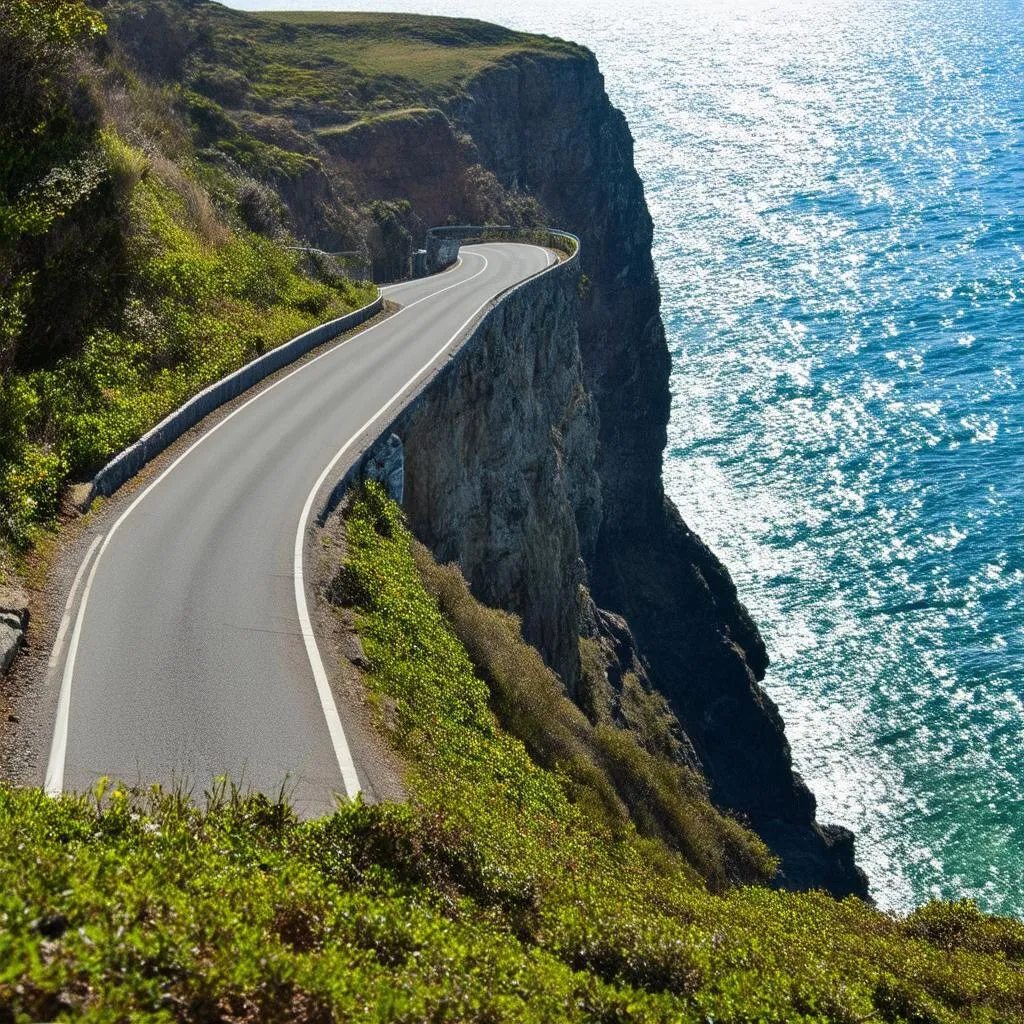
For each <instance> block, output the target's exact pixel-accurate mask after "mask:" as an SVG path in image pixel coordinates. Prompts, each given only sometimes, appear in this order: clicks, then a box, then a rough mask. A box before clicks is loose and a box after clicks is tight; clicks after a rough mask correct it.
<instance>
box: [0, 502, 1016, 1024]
mask: <svg viewBox="0 0 1024 1024" xmlns="http://www.w3.org/2000/svg"><path fill="white" fill-rule="evenodd" d="M347 531H348V546H349V559H348V561H347V563H346V565H345V567H344V568H343V569H342V571H341V572H340V573H339V576H338V578H337V580H336V586H335V590H336V596H337V597H338V598H339V599H344V600H346V601H348V602H351V603H354V605H355V607H356V609H357V610H356V618H357V623H358V628H359V630H360V633H361V635H362V637H363V641H364V644H365V647H366V651H367V654H368V655H369V657H370V658H371V660H372V663H373V668H372V671H371V673H370V675H369V680H368V681H369V685H370V687H371V690H372V692H373V693H374V694H375V698H376V700H377V702H378V705H379V709H380V712H381V717H382V719H384V720H386V721H388V722H389V723H390V725H389V726H388V729H389V732H390V735H391V736H392V738H393V741H394V743H395V745H396V747H397V749H398V750H399V751H400V752H401V753H402V755H403V756H404V758H405V760H406V761H407V764H408V780H407V781H408V783H409V786H410V788H411V792H412V796H411V800H410V802H409V803H408V804H405V805H380V806H376V807H367V806H364V805H362V804H361V803H356V804H349V805H345V806H342V807H340V808H339V810H338V812H337V813H336V814H334V815H332V816H330V817H327V818H324V819H322V820H320V821H313V822H299V821H297V820H296V819H295V818H294V816H293V815H292V814H291V812H290V811H289V810H288V807H287V805H286V803H284V802H283V801H270V800H268V799H266V798H265V797H253V798H249V799H243V798H241V797H240V796H239V795H238V794H237V793H234V792H230V791H228V790H227V789H226V788H222V789H221V790H219V791H218V792H216V793H214V794H208V796H207V800H206V802H205V806H204V807H203V808H202V809H199V808H197V807H196V806H195V805H194V804H192V803H191V802H190V801H189V800H187V799H185V798H183V797H181V796H179V795H170V794H161V793H160V792H159V791H158V790H153V791H150V792H149V793H144V794H138V793H136V794H132V793H128V792H126V791H124V790H122V789H119V788H109V787H107V788H101V789H100V790H98V791H97V793H96V794H94V795H93V796H92V797H88V798H86V797H64V798H62V799H60V800H51V799H48V798H46V797H44V796H43V795H42V794H41V793H39V792H38V791H36V790H13V789H9V788H0V848H2V849H3V850H4V856H3V858H0V1020H4V1021H12V1022H13V1021H17V1022H22V1021H25V1022H27V1021H33V1020H52V1019H55V1018H61V1019H68V1020H70V1019H76V1020H77V1019H90V1020H109V1021H113V1020H126V1019H147V1020H154V1021H157V1020H162V1021H168V1022H170V1021H197V1022H199V1021H202V1022H208V1021H225V1022H228V1021H268V1022H269V1021H274V1022H281V1021H296V1022H298V1021H304V1022H305V1021H308V1022H320V1021H329V1020H374V1021H378V1022H385V1021H386V1022H404V1024H413V1022H420V1021H423V1022H426V1021H448V1022H458V1021H465V1022H467V1024H468V1022H477V1021H488V1022H492V1024H499V1022H509V1024H513V1022H514V1024H522V1022H530V1021H550V1022H562V1021H570V1022H571V1021H601V1022H612V1021H621V1022H626V1021H630V1022H644V1021H652V1022H653V1021H661V1022H666V1024H668V1022H673V1024H675V1022H687V1021H692V1022H695V1024H697V1022H699V1024H706V1022H707V1021H709V1020H711V1021H715V1022H718V1024H726V1022H730V1024H740V1022H755V1021H757V1022H761V1021H764V1022H779V1024H783V1022H795V1021H815V1022H825V1021H834V1022H841V1024H856V1022H867V1021H882V1022H893V1024H895V1022H906V1024H918V1022H928V1024H944V1022H951V1021H974V1022H982V1021H984V1022H990V1024H994V1022H997V1021H1019V1020H1024V925H1022V924H1021V923H1020V922H1016V921H1010V920H1001V919H997V918H991V917H988V916H986V915H984V914H982V913H981V912H980V911H978V909H977V908H976V907H975V906H974V905H973V904H970V903H966V902H961V903H932V904H929V905H928V906H927V907H924V908H922V909H921V910H919V911H917V912H916V913H915V914H912V915H911V916H910V917H909V918H907V919H902V920H901V919H897V918H895V917H892V916H889V915H886V914H882V913H880V912H878V911H876V910H874V909H873V908H871V907H869V906H867V905H866V904H863V903H861V902H859V901H858V900H855V899H849V900H846V901H844V902H842V903H838V902H836V901H834V900H833V899H831V898H830V897H828V896H826V895H824V894H821V893H806V894H793V893H786V892H778V891H773V890H770V889H766V888H762V887H758V886H751V885H748V886H745V887H730V886H723V885H716V887H715V888H717V889H718V890H719V891H713V890H712V889H711V888H709V887H708V886H707V885H706V884H705V883H704V881H703V880H702V878H701V877H700V874H699V873H698V872H697V871H695V870H694V867H693V866H692V865H691V864H690V863H689V862H688V860H687V859H686V858H685V857H683V856H682V855H681V854H680V853H678V852H676V851H675V850H673V849H672V848H670V846H669V845H667V844H666V843H665V842H663V841H662V840H660V839H655V838H646V837H644V836H643V835H641V834H640V832H639V831H638V830H637V829H635V828H634V827H633V826H632V825H631V824H630V823H629V821H628V820H625V819H623V818H622V817H621V816H619V815H616V814H610V813H609V804H608V802H607V801H606V800H605V799H603V798H601V797H600V795H599V794H598V796H599V798H598V799H594V798H593V795H594V794H595V793H597V788H598V787H596V786H595V784H594V776H593V775H591V776H589V778H588V776H587V773H585V772H584V773H581V771H580V769H579V766H573V765H571V764H562V763H561V759H562V757H563V756H564V755H565V754H566V750H565V749H564V748H563V747H562V746H561V744H562V743H563V741H564V738H565V735H566V733H565V730H566V729H568V730H569V732H570V733H571V735H572V736H573V737H575V739H576V740H578V741H581V742H583V740H581V737H585V735H586V733H585V727H583V726H581V724H580V723H579V722H578V721H577V720H575V718H574V716H573V715H572V713H571V711H569V709H567V708H565V707H563V706H561V704H560V698H559V697H558V695H556V694H552V693H551V692H549V679H548V677H547V676H546V674H545V671H544V670H543V667H542V666H540V665H539V662H538V659H537V656H536V654H535V653H533V652H531V651H529V649H527V648H525V645H523V643H522V641H521V640H518V639H517V638H516V635H515V634H516V632H517V630H516V629H515V622H514V620H512V619H510V618H509V617H507V616H504V615H501V614H498V613H494V612H491V611H489V610H487V609H483V608H480V607H479V606H477V605H475V602H473V601H472V598H471V597H469V596H468V594H467V593H466V592H465V587H464V584H462V583H461V582H460V580H459V578H458V576H457V574H455V573H454V571H453V570H450V569H439V568H438V567H437V566H434V565H432V563H430V561H429V559H428V558H427V557H426V556H425V554H424V552H423V551H422V550H416V552H415V556H414V553H413V548H412V545H411V540H410V537H409V534H408V532H407V531H406V529H405V527H404V525H403V523H402V520H401V516H400V513H399V511H398V510H397V508H396V507H395V506H394V505H392V504H390V503H388V502H387V501H386V500H384V499H383V497H382V495H381V493H380V492H379V491H377V490H376V489H373V488H371V489H370V490H369V491H368V492H367V493H366V494H364V495H363V496H361V497H360V498H359V499H358V500H357V501H356V503H355V505H354V507H353V508H352V510H351V512H350V515H349V519H348V525H347ZM417 565H418V566H419V569H418V568H417ZM421 570H422V572H423V573H424V576H425V578H426V580H427V584H428V586H429V589H428V586H425V585H424V582H423V580H422V579H421V576H420V571H421ZM431 591H436V593H437V594H438V597H435V596H433V594H432V593H431ZM442 609H444V610H445V611H444V612H443V611H442ZM448 614H450V615H451V619H449V618H448V617H447V616H448ZM461 634H465V635H466V636H467V637H468V636H473V637H474V638H475V639H474V641H473V643H471V644H470V651H469V652H467V650H466V648H465V647H464V646H463V644H462V643H461V642H460V640H459V636H460V635H461ZM477 661H479V662H480V663H481V664H486V665H487V666H488V668H487V672H486V674H487V675H488V676H491V677H492V678H491V681H490V685H488V684H487V683H485V682H484V681H483V680H482V679H481V678H480V677H479V676H478V675H477V674H476V671H475V670H474V667H473V665H474V662H477ZM520 677H522V679H523V680H524V682H522V683H520V682H517V680H518V679H519V678H520ZM520 703H521V705H522V707H521V713H519V712H518V711H517V708H518V706H519V704H520ZM492 706H493V707H495V708H498V709H499V710H500V714H501V719H502V721H504V722H506V723H507V725H508V727H509V729H515V730H517V731H518V732H520V733H522V734H523V735H524V736H526V737H528V740H527V743H526V744H524V742H523V741H521V740H520V739H519V738H517V737H516V736H515V735H512V733H511V732H510V731H509V730H508V729H506V728H504V727H503V726H502V724H501V723H500V722H499V719H498V717H496V716H495V714H494V713H493V712H492V711H491V707H492ZM544 708H547V709H548V713H550V715H551V717H552V718H553V719H554V720H555V725H554V728H553V733H554V736H555V740H553V741H552V742H551V743H548V742H547V741H546V739H545V738H544V736H543V729H541V728H540V725H539V721H540V719H538V717H537V716H538V715H539V714H542V713H543V712H544ZM581 730H582V731H581ZM623 735H624V736H625V734H623ZM626 739H627V741H628V737H627V738H626ZM531 748H533V749H536V750H537V751H538V753H537V755H536V757H537V758H539V760H537V759H535V757H534V756H531V753H532V750H531ZM592 754H593V751H592V750H591V749H588V750H587V751H586V753H585V755H584V756H585V757H587V758H590V757H592ZM552 760H553V764H550V765H545V764H544V763H543V762H551V761H552ZM570 760H571V758H570ZM591 763H592V765H593V766H594V768H595V770H597V771H598V772H600V771H601V768H600V765H599V764H598V762H597V761H592V762H591ZM698 798H699V797H698V795H697V794H694V793H690V794H688V796H687V799H689V800H694V799H698ZM704 820H705V824H708V823H710V824H711V827H712V828H714V824H713V822H714V817H713V812H710V813H709V812H705V818H704ZM724 841H725V842H726V843H727V844H728V843H737V842H746V843H747V844H748V845H749V849H751V850H757V849H758V847H759V844H758V843H757V841H756V840H755V839H753V838H752V837H747V838H746V839H745V840H743V839H742V838H741V837H737V836H736V835H732V834H728V833H727V834H726V835H725V837H724Z"/></svg>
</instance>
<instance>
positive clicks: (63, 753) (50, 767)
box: [43, 253, 487, 796]
mask: <svg viewBox="0 0 1024 1024" xmlns="http://www.w3.org/2000/svg"><path fill="white" fill-rule="evenodd" d="M473 255H474V256H480V254H479V253H473ZM480 258H481V259H483V261H484V265H483V266H482V267H481V268H480V270H478V271H477V272H476V273H475V274H471V275H470V276H469V277H467V278H465V279H464V280H462V281H456V282H455V284H450V285H448V286H447V287H446V288H441V289H439V290H438V291H436V292H432V293H431V294H430V295H426V296H424V297H423V298H422V299H417V300H416V301H415V302H410V303H409V305H407V306H403V307H402V308H401V309H400V310H398V312H397V313H395V314H393V315H392V316H390V317H388V318H387V319H386V320H382V321H381V322H380V323H376V324H373V325H372V326H370V327H367V328H366V329H365V330H362V331H359V333H358V334H353V335H352V337H350V338H346V339H345V340H344V341H342V342H340V343H339V344H337V345H334V346H333V347H331V348H329V349H328V350H327V351H326V352H321V353H320V355H318V356H315V357H314V358H313V359H310V360H308V361H307V362H305V363H303V364H302V365H301V366H297V367H296V368H295V369H294V370H292V371H291V373H288V374H286V375H285V376H284V377H282V378H281V379H280V380H277V381H274V383H273V384H271V385H270V387H267V388H264V389H263V390H262V391H260V392H259V393H258V394H256V395H253V396H252V398H250V399H249V400H248V401H246V402H244V403H243V404H242V405H240V406H239V407H238V408H237V409H235V410H234V411H232V412H230V413H228V415H227V416H225V417H224V419H222V420H221V421H220V422H219V423H216V424H214V425H213V426H212V427H211V428H210V429H209V430H208V431H206V433H205V434H203V435H202V436H201V437H199V438H197V439H196V440H195V441H193V442H192V444H190V445H189V446H188V448H186V449H185V451H183V452H182V453H181V455H179V456H178V457H177V458H176V459H175V460H174V461H173V462H172V463H171V464H170V465H169V466H168V467H167V469H165V470H164V471H163V472H162V473H161V474H160V475H159V476H158V477H157V478H156V479H155V480H154V481H153V482H152V483H151V484H150V485H149V486H148V487H147V488H146V489H145V490H144V491H143V492H142V493H141V494H140V495H139V496H138V497H137V498H136V499H135V500H134V501H133V502H132V503H131V504H130V505H129V506H128V508H126V509H125V510H124V512H123V513H122V514H121V516H120V517H119V518H118V520H117V521H116V522H115V523H114V525H113V526H112V527H111V529H110V532H109V533H108V534H107V535H106V537H105V538H104V539H103V545H102V547H101V548H100V550H99V554H98V555H97V556H96V560H95V562H93V566H92V571H91V572H90V573H89V579H88V582H87V583H86V586H85V590H84V592H83V593H82V600H81V603H80V604H79V606H78V616H77V617H76V620H75V628H74V631H73V632H72V634H71V644H70V647H69V648H68V656H67V660H66V661H65V662H64V673H63V677H62V679H61V687H60V696H59V698H58V700H57V720H56V722H55V723H54V728H53V740H52V742H51V744H50V757H49V761H48V762H47V766H46V777H45V781H44V783H43V789H44V791H45V792H46V794H47V795H48V796H60V794H61V793H62V792H63V791H64V765H65V761H66V759H67V746H68V724H69V721H70V711H71V682H72V679H73V678H74V672H75V659H76V658H77V656H78V644H79V641H80V638H81V635H82V623H83V621H84V620H85V610H86V607H87V606H88V603H89V594H90V592H91V591H92V584H93V580H94V579H95V577H96V571H97V569H99V565H100V560H101V559H102V558H103V552H104V551H106V550H107V545H108V544H109V543H110V541H111V539H112V538H113V536H114V534H115V533H117V531H118V528H119V527H120V526H121V524H122V523H123V522H124V521H125V520H126V519H127V518H128V516H129V515H131V513H132V512H133V511H134V510H135V509H136V508H138V506H139V505H140V504H141V503H142V501H143V500H144V499H145V497H146V496H147V495H148V494H149V493H150V491H152V490H153V489H154V488H155V487H156V486H157V484H159V483H160V482H161V481H162V480H164V479H165V478H166V477H167V476H169V475H170V474H171V473H172V472H173V471H174V469H175V468H176V467H177V466H178V464H179V463H181V462H182V461H184V459H185V458H187V457H188V455H190V454H191V453H192V452H193V451H195V449H196V448H198V447H199V446H200V445H201V444H203V442H205V441H206V440H207V439H208V438H210V437H212V436H213V435H214V434H215V433H216V432H217V431H218V430H220V428H221V427H223V426H224V424H225V423H227V422H228V421H229V420H231V419H233V418H234V417H235V416H237V415H238V414H239V413H240V412H242V411H243V410H244V409H246V408H248V407H249V406H250V405H251V404H252V403H253V402H255V401H258V400H259V399H260V398H262V397H263V396H264V395H267V394H269V393H270V392H271V391H273V390H274V388H276V387H277V386H278V385H279V384H283V383H284V382H285V381H286V380H289V379H290V378H291V377H294V376H295V374H297V373H301V372H302V371H303V370H305V369H306V368H307V367H310V366H312V365H313V364H314V363H317V362H319V361H320V360H321V359H324V358H326V357H327V356H329V355H332V354H333V353H335V352H337V351H339V350H340V349H341V348H343V347H344V346H345V345H347V344H348V343H349V342H350V341H355V340H356V338H362V337H364V336H365V335H367V334H369V333H370V332H371V331H373V330H376V328H378V327H381V326H383V325H384V324H385V323H389V322H390V321H391V320H393V319H394V318H395V317H397V316H401V315H402V314H403V313H405V312H406V311H407V310H410V309H412V308H413V307H414V306H418V305H419V304H420V303H421V302H426V301H427V299H432V298H434V296H436V295H441V294H443V293H444V292H447V291H451V289H452V288H458V287H459V286H460V285H463V284H468V283H469V282H470V281H472V280H474V279H475V278H477V277H479V276H480V275H481V274H482V273H484V271H486V270H487V260H486V258H485V257H483V256H480ZM79 571H81V569H80V570H79Z"/></svg>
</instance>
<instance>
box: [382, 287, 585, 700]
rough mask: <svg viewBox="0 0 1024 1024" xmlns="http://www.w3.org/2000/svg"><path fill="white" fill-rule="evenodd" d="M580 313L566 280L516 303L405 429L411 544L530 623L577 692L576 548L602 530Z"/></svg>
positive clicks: (489, 325) (523, 294) (532, 635)
mask: <svg viewBox="0 0 1024 1024" xmlns="http://www.w3.org/2000/svg"><path fill="white" fill-rule="evenodd" d="M577 302H578V300H577V287H576V280H575V278H574V276H573V275H570V274H567V273H564V274H552V275H548V276H547V277H545V278H542V279H541V280H539V281H536V282H533V283H531V284H530V285H529V286H527V287H526V288H523V289H520V290H518V291H516V292H514V293H513V294H512V295H511V296H509V297H508V298H507V299H506V300H505V301H504V302H503V303H502V304H501V305H500V306H499V307H498V308H497V310H495V311H494V313H492V314H491V316H490V317H489V318H488V320H487V322H486V324H485V325H484V326H483V328H482V329H481V332H480V334H479V336H478V337H477V338H475V339H474V340H473V341H472V342H470V343H467V345H466V346H465V347H464V348H463V349H462V351H461V353H460V355H459V357H458V359H457V360H456V361H455V362H454V363H453V364H452V365H451V366H450V367H449V369H448V371H447V372H446V373H444V374H443V375H442V376H441V377H440V378H439V379H438V380H437V381H436V382H435V383H434V384H433V385H432V386H431V387H430V389H429V390H428V391H427V392H426V394H425V395H424V397H423V400H422V401H420V402H418V403H417V404H416V405H415V406H414V407H413V408H412V410H411V411H410V414H409V415H408V416H407V417H405V418H404V419H403V420H402V421H401V422H400V425H399V432H400V433H401V434H402V436H403V439H404V442H405V466H406V472H405V507H406V510H407V512H408V514H409V519H410V525H411V526H412V529H413V531H414V532H415V534H416V536H417V537H419V538H420V539H421V540H422V541H423V542H424V543H425V544H426V545H427V546H428V547H429V548H430V549H431V550H432V551H433V552H434V554H435V556H436V557H437V558H438V559H439V560H441V561H457V562H458V563H459V564H460V566H461V567H462V569H463V572H464V573H465V575H466V578H467V580H468V581H469V583H470V586H471V587H472V589H473V592H474V594H475V595H477V597H478V598H479V599H480V600H482V601H484V602H486V603H487V604H490V605H494V606H498V607H502V608H505V609H507V610H509V611H512V612H514V613H515V614H517V615H519V616H520V617H521V618H522V620H523V631H524V634H525V636H526V638H527V640H529V641H530V643H532V644H534V645H535V646H536V647H537V648H538V649H539V650H540V651H541V653H542V654H543V655H544V656H545V658H546V660H547V661H548V663H549V664H550V665H551V666H552V667H553V668H554V669H555V671H557V672H558V673H559V674H560V675H561V676H562V678H563V680H564V681H565V682H566V685H567V686H568V687H569V689H570V692H571V691H572V689H573V688H574V687H575V684H576V680H577V676H578V673H579V650H578V637H579V635H580V633H581V630H582V621H583V613H584V608H583V605H582V603H581V601H580V588H581V586H582V585H583V584H584V583H585V580H586V569H585V566H584V564H583V560H582V559H581V557H580V549H581V539H583V538H588V535H587V532H586V531H587V530H589V529H592V526H593V524H595V523H596V522H598V520H599V518H600V487H599V481H598V478H597V475H596V472H595V468H594V466H595V444H596V438H597V426H596V418H595V410H594V405H593V401H592V399H591V398H590V395H589V394H588V392H587V391H586V389H585V388H584V386H583V380H582V371H581V361H580V355H579V344H578V336H577ZM578 523H579V524H582V525H583V526H584V529H583V530H582V531H581V530H579V529H578V527H577V524H578ZM588 539H589V538H588Z"/></svg>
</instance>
